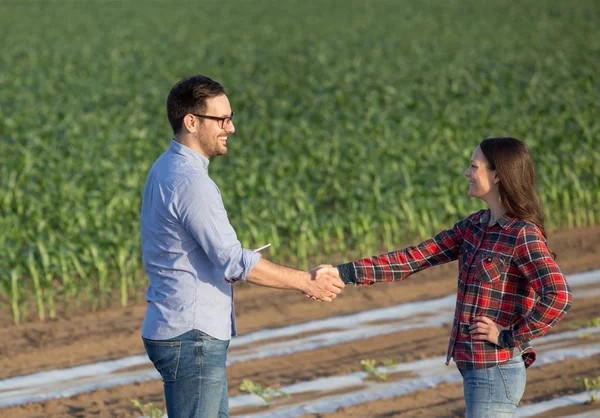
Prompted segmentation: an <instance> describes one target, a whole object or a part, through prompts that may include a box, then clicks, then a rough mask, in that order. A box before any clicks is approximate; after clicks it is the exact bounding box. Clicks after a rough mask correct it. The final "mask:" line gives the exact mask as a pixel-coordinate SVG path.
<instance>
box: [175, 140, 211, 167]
mask: <svg viewBox="0 0 600 418" xmlns="http://www.w3.org/2000/svg"><path fill="white" fill-rule="evenodd" d="M169 151H171V152H173V153H175V154H179V155H182V156H184V157H186V158H187V159H189V160H190V162H191V163H192V165H194V166H196V167H200V168H202V169H204V170H208V164H209V163H210V160H209V159H208V158H206V157H205V156H204V155H202V154H200V153H199V152H196V151H194V150H193V149H191V148H188V147H186V146H185V145H183V144H180V143H179V142H177V141H175V139H171V144H169Z"/></svg>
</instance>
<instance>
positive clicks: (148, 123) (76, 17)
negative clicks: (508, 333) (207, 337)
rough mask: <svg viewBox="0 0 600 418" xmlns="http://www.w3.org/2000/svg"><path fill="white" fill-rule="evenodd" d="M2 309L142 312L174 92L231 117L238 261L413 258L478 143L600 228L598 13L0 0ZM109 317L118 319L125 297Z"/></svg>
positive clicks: (479, 5)
mask: <svg viewBox="0 0 600 418" xmlns="http://www.w3.org/2000/svg"><path fill="white" fill-rule="evenodd" d="M0 39H2V49H1V50H0V86H1V93H2V94H0V121H1V125H0V275H1V276H0V304H1V306H0V311H2V312H3V313H6V314H7V315H11V314H12V317H13V319H14V321H16V322H18V321H19V320H21V321H23V320H28V319H32V317H38V316H39V318H46V317H53V316H55V315H57V314H59V313H60V312H63V311H66V312H67V313H68V312H69V311H71V312H74V311H76V310H77V309H84V308H85V309H100V308H103V307H106V306H109V305H110V304H114V303H115V301H118V300H120V303H121V304H122V305H126V304H127V303H131V300H130V299H131V298H135V300H137V301H140V300H143V293H144V289H145V286H146V278H145V276H144V274H143V271H141V254H140V242H139V208H140V202H141V194H142V189H143V184H144V181H145V177H146V174H147V172H148V170H149V168H150V166H151V164H152V163H153V162H154V160H155V159H156V158H157V157H158V156H159V155H160V154H161V153H162V152H163V151H164V150H165V149H166V148H167V147H168V144H169V140H170V138H171V131H170V127H169V125H168V122H167V119H166V115H165V113H166V112H165V100H166V96H167V94H168V91H169V89H170V87H171V86H172V85H173V84H174V83H175V82H176V81H177V80H178V79H179V78H180V77H182V76H185V75H192V74H196V73H202V74H205V75H208V76H210V77H213V78H215V79H216V80H219V81H220V82H222V83H223V84H224V86H225V87H226V89H227V93H228V95H229V97H230V100H231V103H232V107H233V109H234V110H235V111H236V113H237V116H236V121H235V122H236V128H237V132H236V134H235V135H234V136H233V137H231V138H230V142H229V143H228V144H229V150H230V151H229V155H227V156H226V157H221V158H218V159H215V160H214V161H213V162H212V163H211V166H210V172H211V176H212V177H213V178H214V180H215V181H216V183H217V184H218V185H219V186H220V188H221V191H222V194H223V199H224V201H225V206H226V208H227V210H228V213H229V216H230V219H231V221H232V223H233V225H234V227H235V228H236V230H237V232H238V236H239V238H240V240H241V242H242V244H243V245H244V246H246V247H249V248H252V247H256V246H260V245H263V244H266V243H267V242H271V243H273V246H272V247H271V251H270V257H271V258H272V259H273V260H275V261H279V262H285V263H288V264H291V265H294V266H298V267H311V266H308V263H309V262H310V263H313V262H314V263H318V262H331V263H335V262H342V261H347V260H349V259H350V257H354V256H359V255H362V256H368V255H372V254H375V253H377V252H379V251H381V250H385V249H392V248H396V247H398V246H399V245H401V244H404V243H407V242H415V243H416V242H417V240H418V239H419V238H421V237H427V236H429V235H430V234H432V233H435V232H437V231H438V230H441V229H443V228H447V227H450V226H451V225H453V223H454V222H455V221H457V220H458V219H460V218H461V217H464V216H466V215H468V214H469V213H471V212H472V211H475V210H478V209H479V208H481V207H482V206H483V203H482V202H481V201H477V200H475V199H470V198H468V197H467V196H466V190H467V186H468V185H467V181H466V179H465V178H464V177H463V175H462V173H463V171H464V170H465V169H466V168H467V166H468V164H469V157H470V155H471V152H472V150H473V148H474V147H475V146H476V145H477V143H478V142H479V141H480V140H482V139H483V138H485V137H489V136H516V137H519V138H522V139H524V140H525V141H526V142H527V143H528V145H529V146H530V148H531V152H532V154H533V158H534V161H535V164H536V170H537V175H538V187H539V192H540V195H541V198H542V200H543V203H544V207H545V211H546V215H547V221H548V226H549V229H550V230H552V229H558V228H572V227H579V226H586V225H591V224H595V223H597V222H598V221H599V220H600V117H599V116H600V105H599V103H600V87H599V83H598V81H599V80H598V70H599V69H600V42H599V40H600V4H599V3H598V2H597V1H595V0H577V1H575V2H564V1H561V0H546V1H542V2H540V1H537V0H536V1H516V0H515V1H494V2H492V1H467V0H464V1H463V0H451V1H441V0H440V1H437V0H436V1H434V0H419V1H400V0H397V1H396V0H389V1H384V0H372V1H366V0H365V1H354V0H343V1H332V0H308V1H307V0H303V1H300V0H298V1H291V0H282V1H267V0H256V1H243V0H239V1H230V2H217V1H202V2H196V1H190V2H175V1H169V2H167V1H164V2H160V1H145V2H134V1H130V2H126V1H122V2H121V1H97V2H92V1H89V2H83V1H45V2H44V1H13V2H11V1H4V2H1V3H0ZM117 303H118V302H117Z"/></svg>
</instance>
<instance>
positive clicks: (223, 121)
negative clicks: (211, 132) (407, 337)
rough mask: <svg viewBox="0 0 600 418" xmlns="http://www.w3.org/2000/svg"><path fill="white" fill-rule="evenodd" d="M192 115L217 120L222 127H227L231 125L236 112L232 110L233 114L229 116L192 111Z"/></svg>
mask: <svg viewBox="0 0 600 418" xmlns="http://www.w3.org/2000/svg"><path fill="white" fill-rule="evenodd" d="M192 115H194V116H196V117H198V118H202V119H210V120H216V121H217V122H218V123H219V126H220V127H221V129H226V128H228V127H229V125H231V122H232V121H233V117H234V116H235V112H231V115H229V116H223V117H220V116H208V115H197V114H195V113H192Z"/></svg>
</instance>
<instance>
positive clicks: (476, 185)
mask: <svg viewBox="0 0 600 418" xmlns="http://www.w3.org/2000/svg"><path fill="white" fill-rule="evenodd" d="M488 167H489V163H488V161H487V159H486V158H485V156H484V155H483V152H481V148H479V145H478V146H477V148H475V151H473V155H472V156H471V165H470V166H469V168H467V169H466V170H465V173H464V174H465V176H466V177H467V178H468V179H469V192H468V195H469V196H472V197H478V198H480V199H481V200H484V201H486V202H489V201H490V200H489V199H494V200H497V199H498V197H499V195H498V176H497V175H496V170H490V169H489V168H488Z"/></svg>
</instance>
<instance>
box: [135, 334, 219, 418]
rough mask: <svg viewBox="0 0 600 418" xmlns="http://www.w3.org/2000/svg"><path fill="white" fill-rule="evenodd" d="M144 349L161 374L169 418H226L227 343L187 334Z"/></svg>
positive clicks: (148, 342) (148, 343) (149, 342)
mask: <svg viewBox="0 0 600 418" xmlns="http://www.w3.org/2000/svg"><path fill="white" fill-rule="evenodd" d="M143 341H144V347H145V348H146V352H147V353H148V357H149V358H150V360H151V361H152V363H154V367H156V370H158V372H159V373H160V374H161V376H162V379H163V382H164V389H165V399H166V402H167V415H168V416H169V418H217V417H218V418H228V417H229V399H228V396H227V377H226V374H225V361H226V359H227V348H228V347H229V341H222V340H217V339H215V338H213V337H211V336H209V335H207V334H205V333H203V332H202V331H198V330H191V331H189V332H186V333H185V334H182V335H180V336H178V337H175V338H171V339H169V340H160V341H157V340H147V339H145V338H143Z"/></svg>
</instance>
